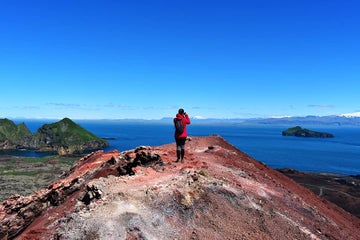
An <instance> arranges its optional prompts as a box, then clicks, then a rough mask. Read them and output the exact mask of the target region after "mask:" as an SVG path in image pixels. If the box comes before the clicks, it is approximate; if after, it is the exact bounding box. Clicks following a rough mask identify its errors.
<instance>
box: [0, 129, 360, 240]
mask: <svg viewBox="0 0 360 240" xmlns="http://www.w3.org/2000/svg"><path fill="white" fill-rule="evenodd" d="M175 155H176V153H175V144H174V143H171V144H167V145H163V146H158V147H141V148H137V149H135V150H130V151H126V152H121V153H120V152H117V151H112V152H107V153H103V152H101V151H99V152H95V153H93V154H91V155H88V156H87V157H84V158H83V159H81V160H79V162H78V164H77V165H76V166H75V167H74V168H72V169H71V170H69V171H68V172H67V173H66V174H65V175H64V176H63V177H62V178H61V179H60V180H58V181H57V182H55V183H53V184H51V185H50V186H49V187H48V188H47V189H42V190H40V191H38V192H37V193H36V194H34V195H32V196H29V197H20V196H14V197H12V198H10V199H8V200H6V201H4V203H3V205H2V206H0V221H1V231H0V238H1V239H7V238H9V239H13V238H15V239H339V240H340V239H341V240H342V239H354V240H355V239H359V236H360V220H359V218H357V217H355V216H353V215H351V214H349V213H348V212H346V211H344V210H343V209H341V208H339V207H338V206H336V205H334V204H332V203H329V202H328V201H326V200H325V199H323V198H321V197H319V196H317V195H316V194H314V193H313V192H311V191H310V190H308V189H306V188H304V187H302V186H301V185H299V184H297V183H296V182H295V181H293V180H291V179H290V178H288V177H286V176H285V175H283V174H282V173H280V172H278V171H275V170H273V169H271V168H269V167H267V166H265V165H264V164H262V163H260V162H258V161H256V160H254V159H253V158H251V157H249V156H248V155H246V154H244V153H243V152H241V151H240V150H238V149H237V148H235V147H234V146H232V145H231V144H229V143H228V142H226V141H225V140H224V139H222V138H221V137H219V136H209V137H192V138H191V141H188V142H187V143H186V154H185V158H186V159H185V162H184V163H176V162H174V160H175Z"/></svg>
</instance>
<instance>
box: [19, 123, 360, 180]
mask: <svg viewBox="0 0 360 240" xmlns="http://www.w3.org/2000/svg"><path fill="white" fill-rule="evenodd" d="M15 123H17V124H18V123H19V122H16V121H15ZM45 123H49V122H47V121H34V120H33V121H28V122H25V124H26V126H27V127H28V128H29V130H30V131H31V132H33V133H34V132H36V130H37V129H38V128H39V127H40V126H42V124H45ZM77 123H78V124H79V125H80V126H82V127H84V128H85V129H87V130H88V131H90V132H92V133H94V134H95V135H97V136H99V137H102V138H105V139H110V140H108V142H109V144H110V147H108V148H106V149H104V150H105V151H109V150H114V149H117V150H119V151H126V150H131V149H134V148H136V147H138V146H141V145H148V146H160V145H163V144H168V143H172V142H174V137H173V132H174V128H173V125H172V123H162V124H141V123H137V122H135V123H134V122H133V123H126V122H123V123H118V122H105V123H104V122H101V121H91V122H86V121H85V122H82V121H79V122H77ZM286 127H287V126H238V125H232V124H228V125H211V124H209V125H201V124H199V125H197V124H191V125H189V126H188V134H189V135H190V136H209V135H212V134H216V135H220V136H221V137H223V138H224V139H225V140H226V141H228V142H229V143H230V144H232V145H234V146H235V147H237V148H238V149H239V150H240V151H242V152H244V153H246V154H247V155H249V156H250V157H252V158H254V159H256V160H257V161H260V162H263V163H264V164H266V165H267V166H269V167H271V168H274V169H277V168H291V169H295V170H298V171H304V172H318V173H320V172H322V173H332V174H343V175H360V159H359V152H360V129H359V128H354V127H339V126H337V127H329V126H317V127H314V128H311V130H315V131H326V132H330V133H333V134H334V135H335V137H334V138H333V139H318V138H299V137H290V136H287V137H284V136H282V135H281V132H282V131H283V130H285V129H286ZM32 156H34V154H33V155H32Z"/></svg>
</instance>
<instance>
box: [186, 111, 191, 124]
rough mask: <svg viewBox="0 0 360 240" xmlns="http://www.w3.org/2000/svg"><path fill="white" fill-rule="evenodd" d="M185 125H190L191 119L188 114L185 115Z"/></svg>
mask: <svg viewBox="0 0 360 240" xmlns="http://www.w3.org/2000/svg"><path fill="white" fill-rule="evenodd" d="M185 123H186V124H190V118H189V115H188V114H187V113H185Z"/></svg>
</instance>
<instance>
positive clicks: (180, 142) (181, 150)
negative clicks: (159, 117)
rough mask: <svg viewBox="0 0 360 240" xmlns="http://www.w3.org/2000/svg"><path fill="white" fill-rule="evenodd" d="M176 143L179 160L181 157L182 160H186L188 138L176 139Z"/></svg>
mask: <svg viewBox="0 0 360 240" xmlns="http://www.w3.org/2000/svg"><path fill="white" fill-rule="evenodd" d="M175 141H176V156H177V159H178V160H179V159H180V157H181V159H184V155H185V142H186V138H175Z"/></svg>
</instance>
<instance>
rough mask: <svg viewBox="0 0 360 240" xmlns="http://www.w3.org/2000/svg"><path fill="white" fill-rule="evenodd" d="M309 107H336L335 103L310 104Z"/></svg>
mask: <svg viewBox="0 0 360 240" xmlns="http://www.w3.org/2000/svg"><path fill="white" fill-rule="evenodd" d="M308 107H311V108H335V106H334V105H326V104H310V105H308Z"/></svg>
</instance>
